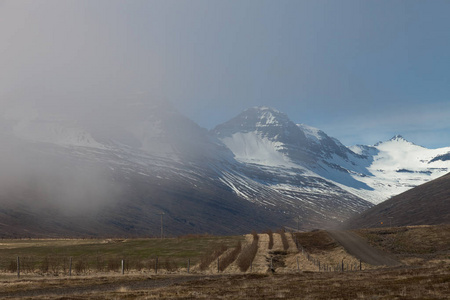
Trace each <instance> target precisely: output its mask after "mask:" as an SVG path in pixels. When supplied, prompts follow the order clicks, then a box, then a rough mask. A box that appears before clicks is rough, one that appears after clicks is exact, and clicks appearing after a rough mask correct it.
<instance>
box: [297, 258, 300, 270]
mask: <svg viewBox="0 0 450 300" xmlns="http://www.w3.org/2000/svg"><path fill="white" fill-rule="evenodd" d="M297 271H300V263H299V262H298V256H297Z"/></svg>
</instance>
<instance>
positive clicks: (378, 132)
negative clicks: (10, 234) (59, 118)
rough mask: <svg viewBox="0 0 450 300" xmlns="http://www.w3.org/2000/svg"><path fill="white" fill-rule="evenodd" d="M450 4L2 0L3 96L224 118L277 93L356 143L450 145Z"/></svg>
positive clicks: (303, 119)
mask: <svg viewBox="0 0 450 300" xmlns="http://www.w3.org/2000/svg"><path fill="white" fill-rule="evenodd" d="M449 14H450V1H439V0H434V1H414V0H407V1H400V0H399V1H383V0H376V1H370V0H367V1H360V0H356V1H346V0H341V1H335V0H331V1H321V0H314V1H312V0H310V1H302V0H295V1H287V0H277V1H264V0H254V1H253V0H239V1H220V0H190V1H183V0H174V1H171V0H162V1H150V0H149V1H139V0H133V1H114V0H108V1H96V0H77V1H68V0H52V1H44V0H36V1H21V0H13V1H4V0H0V109H1V110H5V109H6V108H7V107H9V106H11V105H16V104H18V103H19V104H23V105H35V106H39V107H43V108H45V109H49V110H52V109H54V110H66V111H89V110H91V109H92V107H93V106H101V107H104V108H105V109H107V108H108V107H109V106H110V105H111V104H112V103H117V102H119V103H122V102H123V103H126V102H129V103H132V102H136V101H150V102H151V101H167V102H170V103H171V104H172V105H174V106H175V107H176V108H177V109H178V110H179V111H180V112H181V113H183V114H184V115H186V116H188V117H189V118H190V119H192V120H193V121H195V122H196V123H198V124H199V125H200V126H202V127H205V128H207V129H212V128H213V127H214V126H216V125H218V124H220V123H223V122H225V121H228V120H229V119H231V118H233V117H234V116H236V115H237V114H239V113H240V112H241V111H243V110H245V109H246V108H249V107H253V106H270V107H273V108H276V109H277V110H279V111H282V112H284V113H286V114H287V115H288V116H289V118H290V119H291V120H292V121H294V122H296V123H303V124H307V125H310V126H313V127H317V128H320V129H322V130H323V131H325V132H326V133H327V134H328V135H331V136H333V137H336V138H338V139H339V140H340V141H341V142H343V143H344V144H346V145H349V146H350V145H354V144H375V143H376V142H378V141H382V140H387V139H389V138H391V137H392V136H394V135H396V134H401V135H403V136H404V137H405V138H406V139H408V140H410V141H412V142H414V143H416V144H419V145H423V146H426V147H429V148H438V147H444V146H450V134H449V132H450V33H449V32H450V31H449V29H450V18H449V17H448V15H449ZM99 117H101V116H99Z"/></svg>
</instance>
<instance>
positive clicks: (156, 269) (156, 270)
mask: <svg viewBox="0 0 450 300" xmlns="http://www.w3.org/2000/svg"><path fill="white" fill-rule="evenodd" d="M155 274H158V256H157V257H156V260H155Z"/></svg>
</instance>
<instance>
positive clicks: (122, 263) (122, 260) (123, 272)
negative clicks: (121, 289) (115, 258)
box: [122, 259, 124, 275]
mask: <svg viewBox="0 0 450 300" xmlns="http://www.w3.org/2000/svg"><path fill="white" fill-rule="evenodd" d="M123 274H124V263H123V259H122V275H123Z"/></svg>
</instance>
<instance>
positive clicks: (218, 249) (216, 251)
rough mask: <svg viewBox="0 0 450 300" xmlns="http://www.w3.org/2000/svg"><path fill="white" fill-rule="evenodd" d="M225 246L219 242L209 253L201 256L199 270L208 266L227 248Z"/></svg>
mask: <svg viewBox="0 0 450 300" xmlns="http://www.w3.org/2000/svg"><path fill="white" fill-rule="evenodd" d="M227 249H228V248H227V246H226V245H224V244H219V245H217V246H215V247H214V248H213V249H211V251H210V253H209V254H207V255H205V256H203V257H202V258H201V260H200V265H199V268H200V270H202V271H204V270H206V268H208V266H209V265H210V264H211V263H212V262H213V261H215V260H216V259H217V258H218V257H219V256H220V255H222V253H224V252H225V251H226V250H227Z"/></svg>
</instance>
